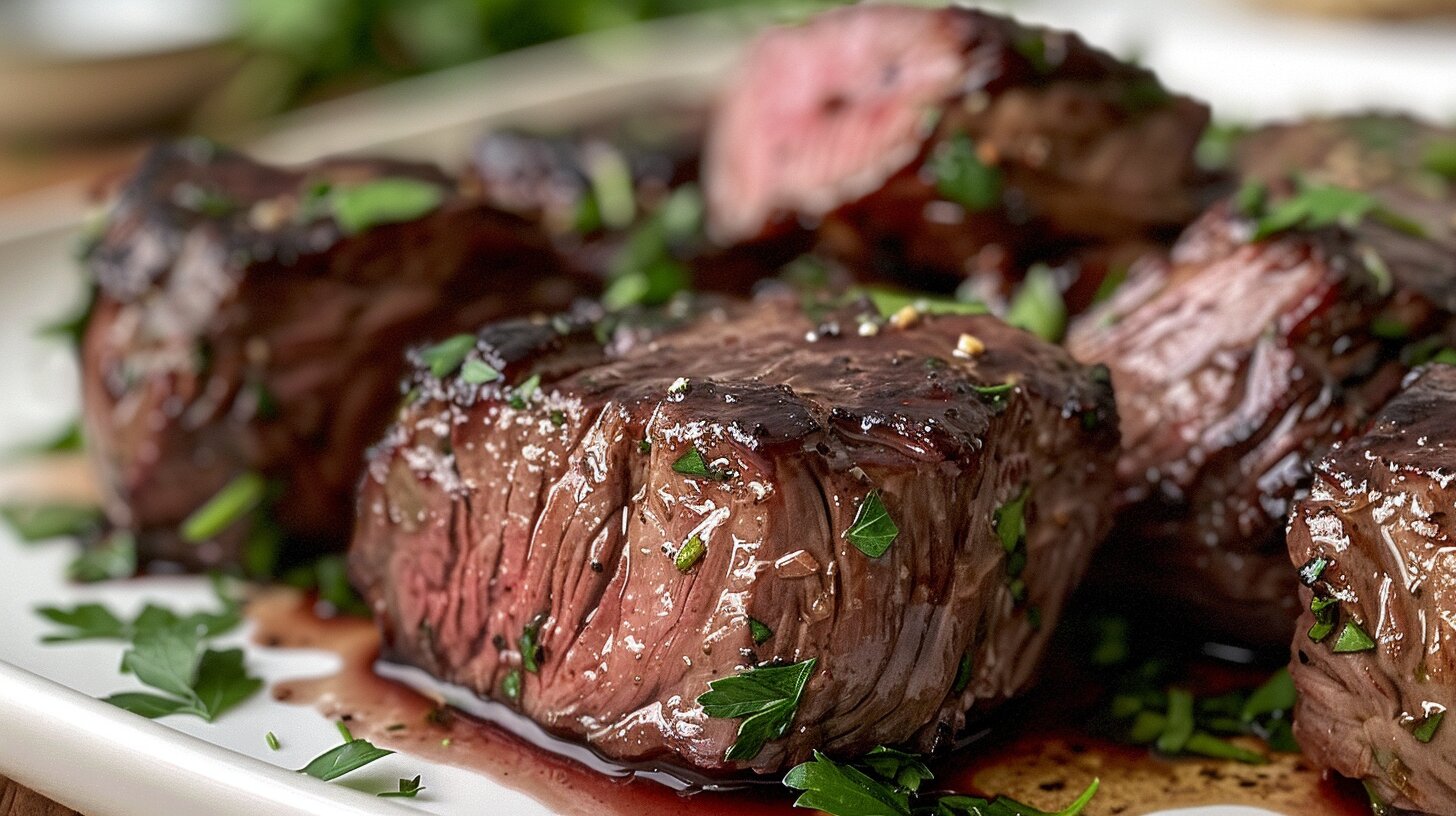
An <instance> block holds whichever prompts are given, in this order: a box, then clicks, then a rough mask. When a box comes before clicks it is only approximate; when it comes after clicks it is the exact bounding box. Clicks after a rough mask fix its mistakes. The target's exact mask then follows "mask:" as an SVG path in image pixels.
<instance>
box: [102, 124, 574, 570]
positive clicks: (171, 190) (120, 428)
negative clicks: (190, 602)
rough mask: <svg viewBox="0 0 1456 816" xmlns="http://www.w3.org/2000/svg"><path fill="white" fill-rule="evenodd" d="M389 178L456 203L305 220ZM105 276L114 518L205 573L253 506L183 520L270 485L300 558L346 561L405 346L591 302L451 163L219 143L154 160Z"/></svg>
mask: <svg viewBox="0 0 1456 816" xmlns="http://www.w3.org/2000/svg"><path fill="white" fill-rule="evenodd" d="M385 177H389V178H409V179H414V180H418V181H423V182H427V183H430V184H434V185H438V186H439V188H440V189H441V191H442V194H443V199H444V200H443V203H442V205H441V206H439V207H438V208H436V209H435V210H433V211H432V212H430V213H428V214H426V215H424V216H423V217H419V218H416V219H413V220H411V221H408V222H405V223H394V224H387V225H382V226H376V227H373V228H371V229H367V230H365V231H363V232H361V233H359V234H357V235H348V234H345V233H344V231H343V230H342V229H341V228H340V227H339V225H338V224H336V223H335V222H334V220H333V219H332V217H331V216H329V215H328V214H327V213H311V212H310V211H308V210H307V209H306V207H307V206H308V205H307V198H308V196H309V195H310V190H312V189H314V188H315V187H316V185H319V184H324V183H329V184H334V185H348V184H356V183H361V182H365V181H369V180H372V179H379V178H385ZM86 264H87V266H88V268H89V270H90V272H91V274H92V275H93V277H94V279H95V282H96V286H97V296H96V301H95V305H94V307H93V308H92V310H91V313H90V316H89V322H88V325H87V329H86V335H85V340H84V344H83V349H82V358H83V359H82V363H83V365H82V368H83V374H84V392H83V393H84V399H85V413H86V434H87V442H88V445H89V446H90V448H91V452H92V455H93V458H94V459H95V461H96V463H97V464H98V469H99V473H100V476H101V481H102V485H103V490H104V494H105V508H106V513H107V515H108V517H109V518H110V520H111V521H112V522H113V523H114V524H116V525H118V526H120V527H124V528H128V529H131V530H133V531H135V532H136V533H137V536H138V544H139V549H140V553H139V554H140V557H141V560H142V561H143V562H144V563H145V562H148V561H166V562H175V563H178V564H181V565H184V566H187V567H192V568H211V567H216V566H219V565H228V564H233V563H236V561H237V559H238V557H239V553H240V551H241V549H242V547H243V542H244V541H245V540H246V539H247V538H248V536H249V534H250V532H252V531H254V530H255V529H256V525H255V524H254V522H255V521H257V519H258V517H257V516H256V515H255V514H246V515H243V516H241V517H240V518H239V519H238V523H235V524H232V525H230V526H229V527H228V528H227V529H226V530H225V531H224V532H223V533H222V534H221V535H218V536H216V537H213V538H211V539H210V540H207V541H202V542H188V541H184V540H182V537H181V536H180V535H179V532H178V528H179V525H180V524H181V523H182V522H183V520H184V519H186V518H187V517H188V516H189V515H190V514H192V513H193V511H195V510H197V509H198V508H199V507H201V506H203V505H204V504H205V503H206V502H208V500H209V499H211V498H212V497H213V496H214V495H216V494H217V493H218V491H219V490H220V489H222V488H223V487H224V486H226V485H228V484H229V483H231V482H232V481H233V480H234V479H236V478H237V477H239V476H241V475H243V474H246V473H250V472H256V473H259V474H261V475H263V476H264V477H265V478H267V479H268V480H269V481H270V483H272V484H273V485H274V486H273V488H272V490H273V492H274V493H275V494H276V501H274V502H273V503H272V505H271V507H270V508H268V512H267V515H268V516H269V517H270V519H271V522H272V523H275V524H277V525H279V526H280V527H281V530H282V532H283V533H284V535H285V537H286V538H287V539H288V540H289V541H291V542H292V546H293V548H294V549H295V550H296V551H300V552H307V551H309V550H314V549H321V548H328V549H339V548H341V546H342V544H343V543H344V541H345V539H346V537H347V535H348V531H349V528H350V519H351V518H352V516H353V497H354V489H355V487H356V485H357V483H358V479H359V474H360V472H361V470H362V467H363V452H364V450H365V448H366V447H367V446H368V445H369V444H371V443H372V442H374V441H375V440H376V439H377V438H378V436H379V434H380V433H382V432H383V430H384V428H385V426H386V425H387V424H388V421H389V417H390V416H391V415H392V414H393V411H394V409H395V407H396V406H397V405H398V403H399V398H400V397H399V394H400V392H399V386H398V383H399V379H400V377H401V375H402V374H403V372H404V369H405V366H404V359H403V350H404V348H405V347H406V346H407V345H409V344H411V343H415V342H418V341H421V340H424V339H427V338H432V337H440V336H443V335H448V334H450V333H452V332H458V331H462V330H465V329H467V328H474V327H475V326H477V325H479V324H480V322H482V321H485V320H489V319H491V318H494V317H500V316H503V315H509V314H519V313H522V312H529V311H530V310H532V309H558V308H561V307H562V306H564V305H566V304H568V303H569V302H570V301H571V299H572V298H573V297H575V296H577V295H579V294H582V293H586V292H590V291H592V284H591V283H590V281H587V280H584V279H581V278H578V277H575V276H573V275H571V274H569V273H568V272H567V271H566V267H565V265H564V264H563V262H562V261H561V260H560V259H559V257H558V256H557V255H556V254H555V253H554V252H553V251H552V250H551V249H550V248H549V247H548V245H547V243H546V241H545V240H544V238H543V237H542V236H540V234H539V233H537V232H536V231H535V230H534V229H533V228H531V227H530V226H529V225H528V224H526V223H525V222H523V221H521V220H519V219H518V218H516V217H514V216H510V215H506V214H504V213H501V212H498V211H495V210H492V209H490V208H488V207H485V206H483V205H480V204H477V203H473V202H470V201H466V200H463V199H459V198H457V197H455V196H454V195H453V194H452V193H451V192H450V183H449V182H448V180H447V179H446V178H445V177H444V176H443V175H442V174H441V173H440V172H439V171H438V170H435V169H434V168H432V167H428V166H423V165H415V164H402V163H395V162H385V161H374V160H345V159H340V160H332V161H328V162H324V163H321V164H318V165H315V166H311V167H305V168H301V169H298V170H281V169H276V168H271V167H265V166H262V165H258V164H256V163H254V162H252V161H250V160H248V159H246V158H244V157H242V156H239V155H237V154H233V153H230V152H226V151H223V150H221V149H220V148H217V147H215V146H211V145H207V144H205V143H201V142H181V143H177V144H173V145H167V146H162V147H158V148H156V149H155V150H153V151H152V153H151V154H150V155H149V156H148V157H147V158H146V160H145V161H144V162H143V163H142V165H141V167H140V168H139V169H138V170H137V172H136V174H135V175H134V176H133V177H132V178H131V179H130V180H129V181H128V182H127V183H126V184H125V186H124V187H123V188H122V190H121V191H120V195H119V198H118V199H117V201H116V202H115V204H114V206H113V208H112V210H111V212H110V214H109V216H108V219H107V222H106V224H105V227H104V231H103V232H102V234H101V236H100V238H99V240H98V242H97V243H96V244H95V246H94V247H93V248H92V249H91V250H90V252H89V254H88V255H87V258H86Z"/></svg>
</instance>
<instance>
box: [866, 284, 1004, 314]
mask: <svg viewBox="0 0 1456 816" xmlns="http://www.w3.org/2000/svg"><path fill="white" fill-rule="evenodd" d="M850 296H851V297H854V296H863V297H866V298H869V301H870V302H871V303H873V304H874V305H875V310H876V311H878V312H879V313H880V316H881V317H892V316H894V315H895V313H896V312H899V311H900V310H901V309H904V308H905V307H906V306H909V307H911V308H913V309H914V310H915V311H917V312H919V313H921V314H932V315H936V314H948V315H978V314H989V313H990V311H991V310H990V309H987V308H986V304H984V303H982V302H980V301H978V300H959V299H957V298H952V297H946V296H945V295H928V294H925V293H923V292H902V291H898V290H895V289H886V288H884V287H880V286H861V287H857V288H855V289H852V290H850Z"/></svg>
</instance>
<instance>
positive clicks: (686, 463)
mask: <svg viewBox="0 0 1456 816" xmlns="http://www.w3.org/2000/svg"><path fill="white" fill-rule="evenodd" d="M672 469H673V470H674V471H677V472H678V473H681V474H683V475H684V476H701V477H702V478H704V479H712V480H714V481H718V482H724V481H727V480H728V478H729V473H728V472H727V471H724V470H718V469H716V468H713V467H710V466H709V465H708V459H707V457H705V456H703V454H702V452H701V451H699V450H698V449H697V448H688V450H687V452H686V453H684V454H683V455H682V456H679V457H678V458H677V461H675V462H673V463H672Z"/></svg>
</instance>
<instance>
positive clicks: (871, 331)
mask: <svg viewBox="0 0 1456 816" xmlns="http://www.w3.org/2000/svg"><path fill="white" fill-rule="evenodd" d="M879 333H880V324H878V323H876V322H875V321H873V320H865V321H862V322H861V323H860V324H859V336H860V337H874V336H875V335H877V334H879Z"/></svg>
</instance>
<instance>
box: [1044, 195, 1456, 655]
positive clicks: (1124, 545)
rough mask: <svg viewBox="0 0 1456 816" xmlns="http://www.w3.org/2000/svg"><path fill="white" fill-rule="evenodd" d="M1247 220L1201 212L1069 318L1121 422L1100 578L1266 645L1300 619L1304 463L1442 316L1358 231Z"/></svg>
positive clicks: (1391, 378)
mask: <svg viewBox="0 0 1456 816" xmlns="http://www.w3.org/2000/svg"><path fill="white" fill-rule="evenodd" d="M1253 229H1254V225H1253V223H1251V222H1250V220H1248V219H1245V218H1242V217H1240V216H1238V215H1235V214H1234V213H1233V212H1232V209H1231V208H1230V207H1229V206H1226V205H1224V206H1219V207H1216V208H1215V209H1213V210H1211V211H1210V212H1209V213H1208V214H1206V215H1205V216H1204V217H1203V218H1201V219H1200V220H1199V221H1198V222H1196V223H1195V224H1194V225H1193V226H1192V227H1191V228H1189V230H1188V232H1187V233H1185V234H1184V236H1183V237H1182V238H1181V239H1180V241H1179V243H1178V244H1177V246H1176V247H1175V248H1174V250H1173V252H1172V256H1171V259H1170V260H1167V261H1163V260H1159V259H1156V258H1153V259H1149V260H1147V261H1145V262H1143V263H1142V264H1140V265H1139V266H1138V268H1137V269H1136V270H1135V271H1134V273H1133V275H1132V277H1131V279H1130V280H1129V281H1128V282H1127V283H1126V284H1125V285H1124V286H1123V287H1122V288H1121V289H1120V290H1119V291H1118V292H1117V293H1116V294H1115V296H1114V297H1113V298H1112V300H1111V301H1110V302H1109V303H1107V304H1105V305H1104V306H1103V307H1101V308H1100V309H1097V310H1094V311H1092V312H1089V313H1088V314H1086V315H1085V316H1084V317H1083V318H1082V319H1081V320H1080V321H1079V322H1078V323H1077V324H1076V325H1074V327H1073V330H1072V332H1071V335H1070V337H1069V339H1068V347H1069V348H1070V350H1071V351H1072V353H1073V355H1075V356H1076V357H1077V358H1078V359H1080V360H1083V361H1084V362H1088V363H1092V362H1103V363H1106V364H1107V365H1108V366H1109V367H1110V368H1111V370H1112V380H1113V384H1114V386H1115V390H1116V393H1117V401H1118V409H1119V414H1120V416H1121V419H1122V437H1123V453H1122V456H1121V459H1120V460H1119V462H1118V468H1117V480H1118V484H1119V492H1118V504H1119V507H1120V508H1121V510H1120V514H1119V526H1118V530H1117V532H1115V533H1114V535H1113V536H1112V537H1111V539H1110V546H1109V547H1108V549H1107V551H1106V556H1107V558H1106V560H1105V561H1102V562H1100V563H1101V564H1102V566H1101V567H1099V569H1098V570H1097V578H1098V580H1099V581H1101V582H1103V583H1110V584H1112V585H1113V586H1117V587H1120V588H1122V589H1124V590H1131V589H1134V588H1135V589H1136V591H1137V592H1138V593H1139V595H1140V596H1142V595H1146V594H1147V593H1152V594H1154V595H1155V596H1163V597H1165V598H1170V599H1172V600H1174V601H1177V602H1178V603H1180V604H1183V605H1187V606H1191V607H1192V610H1193V612H1194V615H1193V616H1192V619H1193V620H1196V621H1198V622H1200V623H1202V624H1205V625H1207V626H1208V627H1209V628H1211V629H1213V630H1214V631H1216V632H1219V633H1221V634H1223V635H1225V636H1228V637H1232V638H1233V639H1235V640H1237V641H1241V642H1245V643H1253V644H1264V645H1272V644H1276V643H1280V642H1283V641H1285V640H1287V639H1288V634H1289V631H1290V627H1291V625H1292V622H1293V618H1294V615H1295V614H1296V613H1297V609H1296V608H1295V606H1294V591H1293V587H1292V585H1291V579H1290V578H1289V575H1288V571H1287V570H1284V569H1283V568H1282V558H1283V552H1284V547H1283V541H1282V538H1283V528H1284V523H1285V518H1286V514H1287V513H1288V511H1289V505H1290V502H1291V500H1293V499H1294V498H1295V497H1296V495H1297V494H1298V492H1299V491H1300V490H1301V489H1302V488H1303V487H1304V486H1305V485H1306V484H1307V480H1308V466H1307V464H1306V462H1307V461H1308V460H1309V458H1310V457H1312V456H1315V455H1318V454H1319V453H1320V452H1321V451H1322V450H1323V449H1324V448H1325V447H1326V446H1328V445H1329V444H1330V443H1331V442H1334V441H1335V440H1337V439H1341V438H1343V437H1346V436H1349V435H1350V434H1352V433H1354V432H1356V431H1357V430H1359V428H1360V426H1361V425H1362V423H1363V422H1364V421H1365V420H1366V419H1367V418H1368V417H1369V416H1371V415H1373V413H1374V412H1375V411H1376V410H1377V409H1378V408H1379V407H1380V406H1381V405H1382V404H1383V403H1384V401H1385V400H1386V399H1388V398H1389V397H1390V395H1391V394H1393V393H1394V392H1395V390H1396V388H1397V386H1398V384H1399V382H1400V379H1401V377H1402V375H1403V374H1404V372H1405V370H1406V367H1405V365H1404V364H1403V362H1402V361H1401V359H1400V358H1399V356H1400V352H1401V348H1402V344H1403V343H1405V342H1406V339H1405V336H1409V337H1411V338H1416V337H1422V336H1424V335H1426V334H1428V333H1429V332H1431V331H1433V330H1434V329H1436V328H1437V327H1439V326H1440V325H1441V323H1442V322H1443V318H1442V317H1441V316H1440V315H1439V313H1438V312H1437V311H1436V310H1435V309H1433V308H1432V307H1431V306H1430V305H1429V304H1428V303H1427V302H1426V301H1424V300H1423V299H1421V298H1419V297H1416V296H1414V295H1412V294H1410V293H1409V292H1407V291H1405V290H1403V289H1402V288H1401V287H1399V286H1398V285H1396V284H1394V283H1393V282H1392V281H1391V280H1389V279H1388V277H1387V274H1388V270H1386V269H1385V267H1384V266H1383V265H1381V264H1380V263H1379V262H1378V260H1376V259H1372V258H1371V257H1370V256H1369V255H1368V254H1367V253H1365V252H1363V251H1362V249H1361V243H1360V240H1359V237H1358V236H1357V235H1352V234H1351V233H1349V232H1347V231H1344V230H1339V229H1323V230H1315V231H1307V230H1295V231H1291V232H1287V233H1282V234H1278V235H1274V236H1272V237H1269V238H1267V239H1264V240H1260V241H1251V240H1250V235H1251V232H1252V230H1253ZM1359 230H1360V231H1364V230H1365V227H1361V228H1359ZM1392 287H1393V289H1392ZM1397 335H1398V336H1397Z"/></svg>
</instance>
